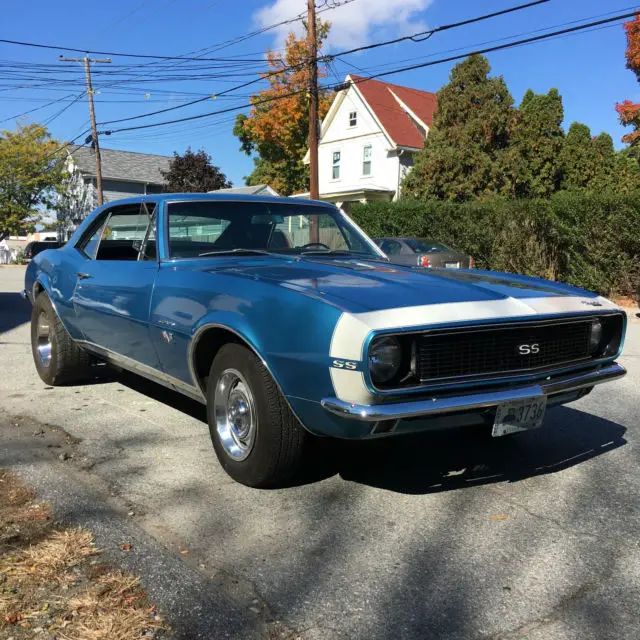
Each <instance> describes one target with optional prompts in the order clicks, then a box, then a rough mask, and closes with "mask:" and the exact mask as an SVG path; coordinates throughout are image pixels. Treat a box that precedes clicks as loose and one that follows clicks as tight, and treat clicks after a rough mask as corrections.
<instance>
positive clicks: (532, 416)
mask: <svg viewBox="0 0 640 640" xmlns="http://www.w3.org/2000/svg"><path fill="white" fill-rule="evenodd" d="M546 408H547V396H542V397H540V398H525V399H524V400H514V401H513V402H504V403H502V404H500V405H498V409H497V411H496V418H495V420H494V423H493V431H492V432H491V435H492V436H493V437H494V438H498V437H500V436H506V435H508V434H510V433H518V432H519V431H527V430H529V429H537V428H538V427H540V426H541V425H542V421H543V420H544V412H545V410H546Z"/></svg>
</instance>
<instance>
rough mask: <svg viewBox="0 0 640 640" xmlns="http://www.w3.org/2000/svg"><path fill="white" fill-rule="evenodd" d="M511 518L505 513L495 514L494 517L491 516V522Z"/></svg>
mask: <svg viewBox="0 0 640 640" xmlns="http://www.w3.org/2000/svg"><path fill="white" fill-rule="evenodd" d="M510 517H511V516H508V515H506V514H504V513H495V514H493V515H492V516H489V518H491V520H508V519H509V518H510Z"/></svg>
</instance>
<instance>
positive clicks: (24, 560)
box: [0, 470, 166, 640]
mask: <svg viewBox="0 0 640 640" xmlns="http://www.w3.org/2000/svg"><path fill="white" fill-rule="evenodd" d="M99 557H100V550H98V549H96V548H95V546H94V543H93V536H92V534H91V532H89V531H84V530H81V529H62V530H61V529H57V528H56V527H54V526H53V524H52V520H51V512H50V510H49V508H48V506H47V505H45V504H39V503H38V502H37V501H36V498H35V494H34V493H33V492H32V491H31V490H29V489H28V488H26V487H25V486H24V485H22V483H21V482H20V481H19V479H18V478H17V477H16V476H15V475H14V474H11V473H9V472H7V471H3V470H0V637H14V638H15V639H16V640H18V639H23V638H32V637H34V635H35V634H36V633H37V634H38V635H37V637H38V638H42V639H45V638H57V639H58V640H130V639H131V640H133V639H134V638H140V637H160V636H164V637H166V634H165V631H166V630H165V628H164V627H163V624H162V620H161V618H160V616H158V615H157V612H156V610H155V606H154V605H151V604H150V603H149V601H148V600H147V597H146V595H145V593H144V591H143V590H142V589H141V588H140V586H139V580H138V578H136V577H135V576H132V575H130V574H127V573H123V572H121V571H118V570H116V569H114V568H112V567H110V566H109V565H107V564H105V563H102V562H100V561H99Z"/></svg>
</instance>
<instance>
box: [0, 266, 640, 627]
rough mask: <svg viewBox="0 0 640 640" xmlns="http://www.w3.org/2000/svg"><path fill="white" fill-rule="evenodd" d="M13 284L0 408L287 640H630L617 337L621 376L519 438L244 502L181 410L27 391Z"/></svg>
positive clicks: (632, 554) (168, 397)
mask: <svg viewBox="0 0 640 640" xmlns="http://www.w3.org/2000/svg"><path fill="white" fill-rule="evenodd" d="M22 274H23V270H22V269H15V268H13V269H12V268H1V267H0V407H1V408H3V409H5V410H6V411H7V412H8V413H9V414H11V415H22V416H28V417H32V418H37V419H39V420H41V421H43V422H46V423H49V424H52V425H59V426H61V427H62V428H64V429H65V430H66V431H67V432H68V433H69V434H71V435H72V436H74V437H76V438H78V439H80V444H79V445H78V447H79V450H80V452H81V454H82V455H83V456H85V458H86V460H85V468H86V469H87V471H86V473H87V474H93V475H94V476H98V477H99V478H101V479H104V480H105V481H106V482H107V483H108V485H109V486H110V487H111V488H112V491H113V492H114V493H119V494H121V495H124V496H126V498H127V500H129V501H130V503H131V504H133V505H134V506H135V512H136V518H137V519H138V520H139V523H140V524H141V525H142V526H143V527H144V528H145V529H147V530H148V531H149V532H151V533H152V534H153V535H154V536H156V537H157V538H158V539H159V540H160V541H161V542H162V543H163V544H165V545H167V546H169V547H171V548H185V547H186V548H188V549H190V552H191V554H190V558H191V559H192V560H195V561H196V562H197V563H198V565H199V566H200V569H201V570H202V571H203V572H208V573H212V574H214V575H217V576H224V577H225V579H224V583H225V584H226V585H227V586H226V587H224V585H223V587H221V588H229V589H231V590H235V591H234V593H235V595H236V597H237V598H239V599H242V598H243V597H249V595H251V596H255V595H256V594H257V597H256V599H255V600H254V602H257V601H258V600H259V601H260V603H261V604H260V606H264V608H265V609H267V610H268V611H269V614H270V615H271V616H273V617H274V618H277V619H279V620H282V621H283V622H284V623H285V625H286V627H287V628H290V629H295V630H298V632H299V634H300V637H303V638H322V639H323V640H333V639H334V638H349V639H358V640H359V639H362V640H365V639H366V640H374V639H386V638H394V639H396V638H425V639H431V638H434V639H435V638H438V639H441V638H446V639H451V640H454V639H458V638H460V639H465V640H468V639H476V638H477V639H480V638H486V639H489V638H491V639H494V640H497V639H499V638H500V639H504V640H507V639H513V640H515V639H524V638H526V639H527V640H538V639H539V640H543V639H544V640H549V639H550V638H553V639H556V638H562V639H565V638H566V639H569V638H571V639H575V640H588V639H591V638H593V639H594V640H595V639H598V640H603V639H606V638H611V639H612V640H613V639H615V640H620V639H623V638H625V639H626V638H640V629H639V615H638V614H639V609H638V603H639V602H640V548H639V547H640V507H639V501H638V498H639V488H640V473H639V472H638V469H639V468H640V454H639V449H638V442H639V441H640V425H639V420H638V405H639V402H638V400H639V399H640V361H639V359H638V356H640V322H638V321H637V320H636V319H635V318H633V319H632V322H631V324H630V327H629V333H628V339H627V344H626V347H625V355H624V357H623V358H622V362H623V364H624V365H625V366H626V367H627V368H628V369H629V375H628V376H627V377H626V378H625V379H623V380H622V381H620V382H618V383H615V384H612V385H609V386H604V387H601V388H596V389H595V390H594V391H593V393H592V394H591V395H589V396H587V397H586V398H584V399H582V400H581V401H579V402H576V403H575V404H573V405H572V406H571V407H568V408H567V407H563V408H557V409H552V410H551V411H550V412H549V415H548V420H547V423H546V424H545V426H544V428H543V429H542V430H540V431H538V432H532V433H528V434H523V435H522V436H520V437H518V438H515V439H513V440H508V441H505V440H500V441H493V440H491V439H486V438H484V437H482V436H480V435H479V434H474V433H470V432H468V431H466V432H463V431H452V432H448V433H441V434H435V435H430V436H428V437H417V438H416V437H410V438H405V439H399V440H396V441H394V442H391V441H388V442H384V441H378V442H376V443H368V444H360V445H350V446H348V447H342V448H340V449H338V450H334V449H331V448H327V450H326V451H325V452H324V453H323V454H322V458H323V459H322V460H319V461H318V462H319V464H318V465H317V466H318V468H317V469H314V470H313V471H312V473H311V472H310V473H311V475H314V474H315V480H314V481H309V482H308V483H307V484H304V485H301V486H297V487H293V488H290V489H284V490H279V491H257V490H251V489H247V488H245V487H243V486H241V485H239V484H235V483H234V482H232V481H231V480H230V479H229V478H228V477H227V476H226V475H225V474H224V473H223V472H222V471H221V469H220V467H219V465H218V463H217V461H216V459H215V456H214V454H213V451H212V448H211V444H210V440H209V435H208V431H207V426H206V424H205V422H204V414H203V409H202V407H200V406H199V405H197V404H194V403H191V402H190V401H187V400H184V399H183V398H181V397H180V396H177V395H174V394H172V393H170V392H168V391H167V390H165V389H163V388H160V387H156V386H154V385H152V384H150V383H146V382H144V381H142V380H140V379H139V378H136V377H134V376H129V375H126V376H112V377H107V376H103V377H102V378H101V379H100V380H96V381H95V382H94V384H91V385H86V386H82V387H69V388H56V389H52V388H47V387H45V385H44V384H43V383H42V382H41V381H40V379H39V378H38V377H37V375H36V373H35V370H34V367H33V365H32V362H31V354H30V347H29V330H28V324H26V323H27V320H28V313H29V308H28V305H25V304H24V303H23V302H22V301H21V300H20V298H19V297H18V296H17V294H16V293H15V292H16V291H18V290H19V289H20V288H21V278H22ZM167 613H169V615H170V614H171V612H167ZM237 637H238V638H240V637H242V636H241V635H238V636H237Z"/></svg>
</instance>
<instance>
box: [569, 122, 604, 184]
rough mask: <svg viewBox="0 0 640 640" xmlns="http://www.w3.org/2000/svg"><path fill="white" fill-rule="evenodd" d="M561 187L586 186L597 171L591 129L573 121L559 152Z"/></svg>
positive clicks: (596, 159)
mask: <svg viewBox="0 0 640 640" xmlns="http://www.w3.org/2000/svg"><path fill="white" fill-rule="evenodd" d="M560 165H561V167H562V183H561V186H562V188H563V189H575V188H580V189H584V188H588V187H589V186H590V185H591V183H592V182H593V180H594V178H595V176H596V174H597V173H598V158H597V155H596V153H595V148H594V145H593V140H592V139H591V130H590V129H589V127H588V126H587V125H586V124H582V123H581V122H574V123H572V124H571V126H570V127H569V131H568V132H567V137H566V138H565V141H564V145H563V147H562V152H561V154H560Z"/></svg>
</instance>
